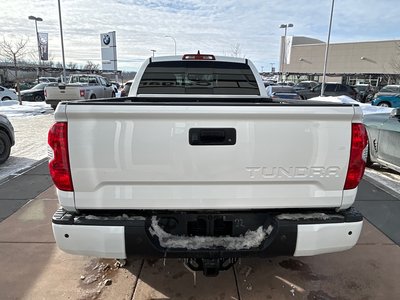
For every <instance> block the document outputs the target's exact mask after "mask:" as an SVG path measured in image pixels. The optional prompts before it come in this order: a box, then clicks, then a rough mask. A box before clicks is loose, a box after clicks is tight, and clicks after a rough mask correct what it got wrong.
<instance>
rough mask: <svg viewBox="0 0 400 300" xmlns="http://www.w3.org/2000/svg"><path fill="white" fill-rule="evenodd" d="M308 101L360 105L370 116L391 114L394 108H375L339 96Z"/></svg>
mask: <svg viewBox="0 0 400 300" xmlns="http://www.w3.org/2000/svg"><path fill="white" fill-rule="evenodd" d="M308 100H312V101H324V102H335V103H346V104H358V105H360V107H361V109H362V111H363V114H364V115H369V114H382V113H388V114H389V113H390V112H391V111H392V110H393V108H390V107H381V106H374V105H371V104H370V103H360V102H358V101H356V100H354V99H352V98H350V97H348V96H338V97H333V96H330V97H315V98H310V99H308Z"/></svg>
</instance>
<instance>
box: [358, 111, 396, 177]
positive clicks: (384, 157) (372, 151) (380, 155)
mask: <svg viewBox="0 0 400 300" xmlns="http://www.w3.org/2000/svg"><path fill="white" fill-rule="evenodd" d="M363 122H364V125H365V127H366V129H367V133H368V143H369V151H368V159H367V165H372V164H373V163H379V164H380V165H383V166H385V167H388V168H390V169H393V170H395V171H397V172H400V108H395V109H393V111H392V112H391V113H390V114H388V113H385V114H370V115H365V116H364V121H363Z"/></svg>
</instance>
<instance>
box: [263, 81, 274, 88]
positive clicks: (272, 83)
mask: <svg viewBox="0 0 400 300" xmlns="http://www.w3.org/2000/svg"><path fill="white" fill-rule="evenodd" d="M263 83H264V86H265V87H267V86H270V85H276V83H275V82H274V81H271V80H267V81H263Z"/></svg>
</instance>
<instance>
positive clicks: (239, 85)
mask: <svg viewBox="0 0 400 300" xmlns="http://www.w3.org/2000/svg"><path fill="white" fill-rule="evenodd" d="M138 94H218V95H259V94H260V92H259V89H258V86H257V82H256V79H255V77H254V75H253V72H252V71H251V69H250V67H249V66H248V65H247V64H240V63H231V62H217V61H173V62H153V63H150V64H149V65H148V67H147V68H146V70H145V72H144V74H143V77H142V79H141V81H140V84H139V88H138Z"/></svg>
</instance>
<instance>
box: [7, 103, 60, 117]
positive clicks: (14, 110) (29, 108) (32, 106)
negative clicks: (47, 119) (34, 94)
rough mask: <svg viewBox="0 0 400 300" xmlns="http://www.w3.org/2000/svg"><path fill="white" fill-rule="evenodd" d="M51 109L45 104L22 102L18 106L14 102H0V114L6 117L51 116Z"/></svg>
mask: <svg viewBox="0 0 400 300" xmlns="http://www.w3.org/2000/svg"><path fill="white" fill-rule="evenodd" d="M52 112H53V109H52V108H51V106H50V105H49V104H46V102H44V101H42V102H28V101H22V105H19V103H18V101H16V100H6V101H0V114H4V115H6V116H7V117H26V116H36V115H43V114H51V113H52Z"/></svg>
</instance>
